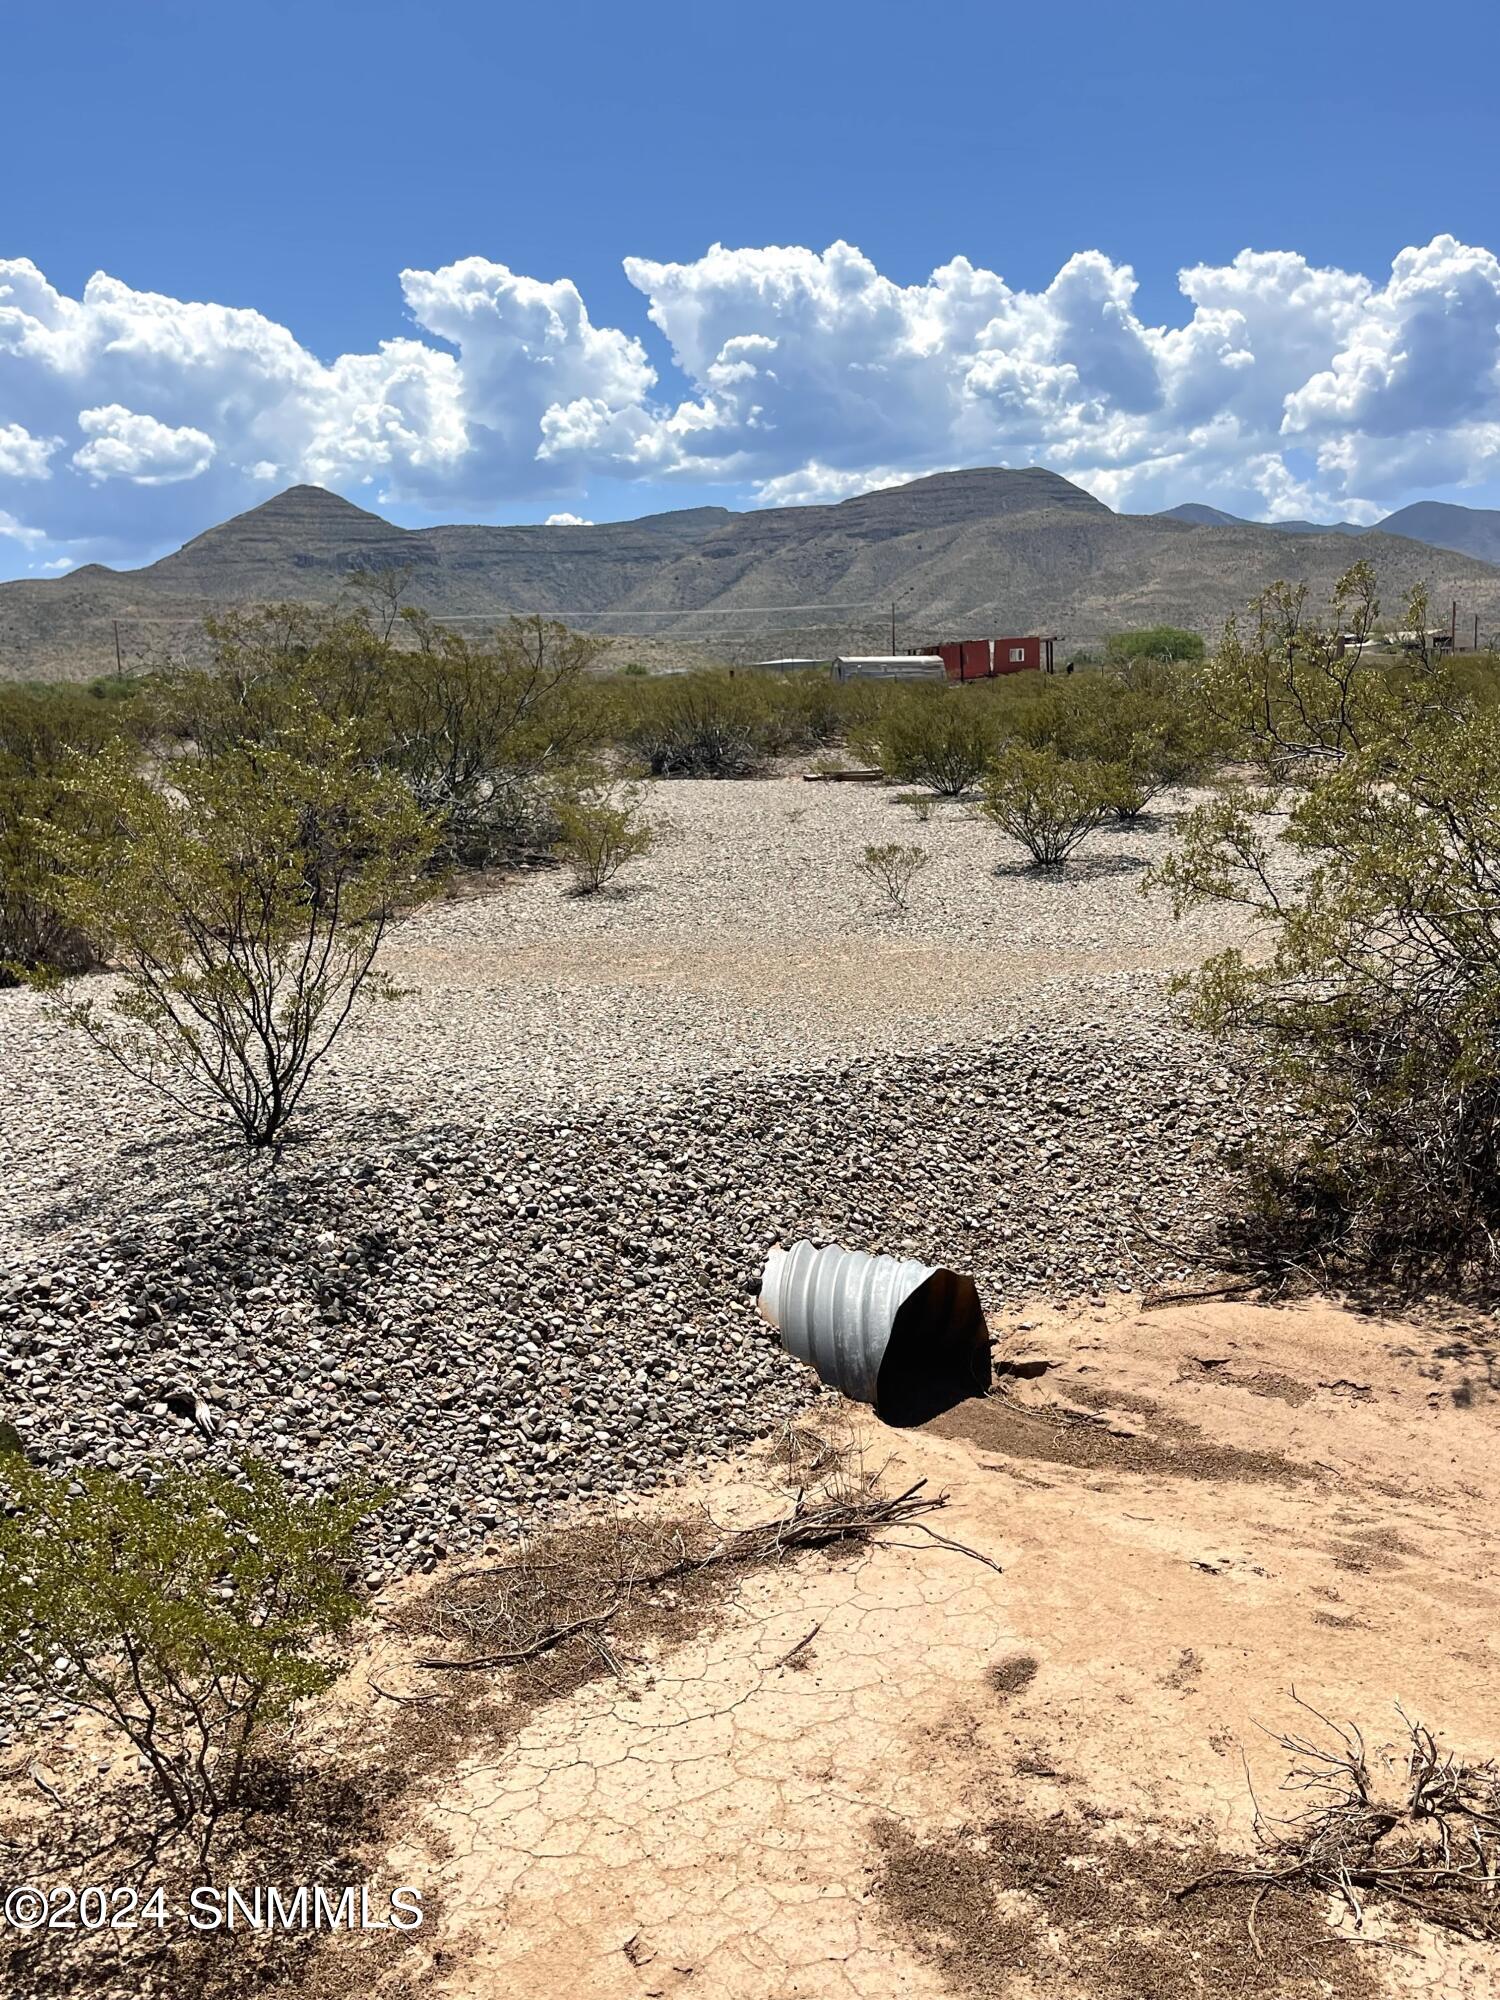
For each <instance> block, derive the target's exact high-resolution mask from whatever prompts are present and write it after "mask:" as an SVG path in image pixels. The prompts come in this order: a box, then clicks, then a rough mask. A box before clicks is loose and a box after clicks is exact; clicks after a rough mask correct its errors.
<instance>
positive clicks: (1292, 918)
mask: <svg viewBox="0 0 1500 2000" xmlns="http://www.w3.org/2000/svg"><path fill="white" fill-rule="evenodd" d="M1346 581H1347V580H1346ZM1355 587H1357V588H1358V589H1359V591H1360V592H1361V594H1362V596H1363V597H1364V598H1365V599H1366V600H1367V601H1368V603H1369V604H1370V605H1371V606H1372V607H1373V602H1374V599H1373V589H1371V588H1369V585H1368V581H1367V580H1366V579H1362V578H1361V579H1357V580H1356V586H1355ZM1348 595H1349V594H1348V591H1347V590H1345V591H1344V592H1342V593H1341V597H1340V598H1339V599H1336V600H1335V604H1334V607H1333V609H1334V619H1333V621H1332V626H1333V631H1337V630H1338V629H1343V630H1346V631H1347V629H1348V624H1347V620H1346V615H1345V614H1346V611H1347V605H1348ZM1277 607H1281V608H1283V609H1289V610H1294V611H1295V613H1296V629H1295V631H1292V630H1291V627H1290V621H1289V620H1288V619H1286V618H1281V617H1277V616H1275V615H1265V616H1262V617H1259V618H1258V619H1257V621H1256V632H1255V637H1254V638H1253V639H1248V638H1247V639H1241V638H1239V637H1238V636H1237V635H1236V636H1235V637H1234V639H1233V641H1232V644H1231V647H1230V649H1229V655H1228V658H1227V660H1226V661H1225V662H1224V664H1223V667H1222V669H1221V678H1220V681H1219V685H1218V693H1219V694H1220V695H1221V696H1224V695H1226V694H1227V696H1228V697H1229V698H1230V699H1231V701H1232V702H1233V704H1234V713H1235V715H1236V718H1237V722H1238V725H1239V727H1240V729H1241V732H1242V743H1243V746H1244V748H1245V751H1246V753H1247V754H1251V755H1253V756H1254V758H1255V761H1256V762H1257V763H1258V764H1259V766H1260V770H1261V776H1260V778H1259V779H1258V781H1256V782H1254V783H1241V784H1237V785H1234V786H1232V787H1229V788H1226V789H1225V790H1224V791H1223V792H1222V793H1221V794H1220V796H1218V797H1217V798H1215V799H1214V800H1212V801H1211V802H1209V803H1208V804H1206V805H1204V806H1203V807H1201V808H1200V809H1199V811H1198V812H1197V813H1195V814H1194V815H1193V816H1192V817H1191V818H1190V819H1189V820H1188V821H1187V822H1186V824H1185V826H1184V828H1183V830H1182V836H1181V841H1180V845H1179V848H1178V849H1177V851H1176V852H1175V853H1174V854H1173V855H1172V857H1171V858H1170V859H1169V860H1168V861H1167V862H1166V863H1165V864H1164V865H1163V866H1162V867H1161V868H1160V869H1159V870H1158V871H1157V872H1156V876H1155V879H1156V880H1157V881H1159V882H1161V883H1163V884H1164V885H1165V886H1167V887H1168V888H1169V889H1170V890H1171V891H1172V892H1173V894H1174V897H1175V900H1176V903H1177V906H1178V907H1179V908H1184V907H1189V906H1193V905H1198V904H1202V903H1205V902H1237V903H1240V904H1242V905H1243V906H1244V907H1245V908H1246V909H1247V911H1248V913H1249V915H1250V918H1251V920H1252V922H1253V924H1254V926H1255V930H1256V933H1257V937H1256V942H1255V944H1254V946H1253V947H1251V948H1248V949H1246V950H1244V951H1240V950H1234V951H1229V952H1225V953H1223V954H1221V955H1220V956H1219V957H1217V958H1215V959H1213V960H1210V961H1209V963H1208V964H1207V965H1205V966H1204V967H1203V968H1202V970H1201V971H1200V972H1199V973H1198V974H1197V975H1196V976H1195V977H1194V978H1193V979H1191V980H1190V981H1188V982H1186V984H1185V988H1184V991H1185V997H1186V1000H1187V1003H1188V1006H1189V1010H1190V1013H1191V1015H1192V1017H1193V1018H1194V1019H1195V1020H1196V1021H1197V1022H1198V1023H1199V1024H1200V1025H1201V1026H1203V1027H1204V1028H1206V1029H1207V1030H1208V1031H1209V1032H1210V1033H1212V1034H1214V1035H1215V1036H1218V1037H1220V1038H1224V1039H1226V1040H1231V1041H1234V1042H1242V1043H1245V1044H1247V1045H1248V1046H1249V1047H1250V1048H1251V1049H1252V1050H1254V1051H1255V1052H1257V1053H1258V1055H1259V1056H1260V1057H1261V1058H1262V1059H1263V1060H1264V1061H1265V1062H1266V1063H1267V1065H1268V1066H1269V1068H1270V1071H1271V1073H1272V1075H1273V1077H1274V1078H1275V1079H1276V1081H1277V1083H1278V1084H1279V1086H1280V1088H1279V1093H1278V1095H1279V1098H1280V1101H1282V1102H1284V1103H1287V1104H1289V1105H1290V1106H1291V1111H1290V1113H1289V1115H1288V1116H1287V1117H1286V1118H1285V1119H1284V1120H1283V1121H1282V1122H1281V1123H1280V1124H1279V1125H1278V1126H1277V1128H1276V1129H1275V1130H1274V1131H1272V1132H1270V1133H1268V1134H1267V1135H1266V1137H1265V1139H1264V1140H1263V1142H1262V1143H1261V1145H1260V1146H1259V1147H1258V1149H1257V1150H1256V1151H1255V1153H1254V1154H1253V1156H1252V1159H1251V1163H1250V1164H1251V1186H1252V1189H1253V1190H1254V1193H1255V1196H1256V1200H1257V1203H1258V1207H1259V1214H1260V1218H1261V1224H1262V1226H1263V1228H1264V1232H1265V1233H1264V1235H1263V1236H1262V1237H1261V1239H1260V1244H1261V1250H1262V1251H1263V1252H1264V1254H1265V1255H1266V1256H1268V1257H1269V1258H1270V1259H1272V1261H1273V1262H1279V1263H1280V1264H1281V1265H1282V1267H1283V1268H1290V1267H1291V1266H1292V1265H1296V1266H1298V1267H1300V1268H1302V1269H1307V1268H1313V1267H1316V1266H1317V1265H1319V1264H1321V1265H1323V1266H1324V1267H1325V1268H1335V1269H1336V1268H1342V1267H1347V1266H1349V1265H1351V1264H1355V1265H1359V1266H1362V1267H1366V1268H1373V1269H1375V1270H1378V1271H1380V1272H1382V1273H1387V1274H1394V1275H1397V1276H1399V1277H1401V1278H1403V1279H1406V1280H1410V1281H1415V1280H1417V1279H1419V1278H1423V1277H1425V1276H1427V1275H1430V1274H1432V1273H1434V1272H1441V1273H1443V1274H1445V1275H1448V1276H1454V1275H1457V1274H1459V1273H1461V1272H1463V1271H1465V1270H1472V1269H1474V1268H1476V1267H1477V1268H1483V1269H1485V1270H1488V1271H1491V1272H1492V1271H1493V1270H1494V1268H1495V1266H1496V1265H1497V1263H1500V893H1497V892H1500V711H1497V710H1496V709H1495V708H1494V707H1493V706H1489V707H1485V708H1479V707H1477V706H1476V705H1475V704H1474V703H1473V702H1472V701H1471V700H1469V699H1468V698H1467V697H1466V696H1465V694H1464V692H1463V690H1462V687H1461V686H1460V685H1458V684H1457V683H1456V682H1455V681H1454V679H1453V678H1452V677H1451V676H1450V674H1449V672H1448V670H1447V668H1446V667H1445V666H1443V665H1440V664H1438V663H1435V662H1427V663H1426V664H1425V666H1424V667H1422V668H1421V670H1419V671H1418V672H1417V673H1416V674H1413V675H1403V676H1400V677H1397V678H1396V679H1394V680H1393V679H1392V678H1391V677H1389V676H1387V675H1385V674H1384V673H1382V672H1380V671H1378V670H1376V669H1374V668H1372V667H1371V666H1370V664H1369V663H1368V662H1367V661H1361V662H1352V663H1351V660H1350V658H1349V651H1348V649H1347V648H1346V649H1344V650H1343V651H1342V652H1340V651H1339V650H1338V649H1337V647H1336V645H1335V643H1334V640H1333V631H1330V630H1329V629H1327V628H1323V629H1316V628H1314V627H1313V626H1312V625H1311V623H1310V621H1309V620H1308V619H1307V617H1306V614H1305V607H1304V606H1303V605H1302V604H1301V603H1300V602H1298V601H1295V594H1294V593H1289V592H1282V593H1277V594H1276V596H1275V598H1274V601H1273V605H1272V607H1271V612H1272V614H1274V612H1275V610H1276V609H1277ZM1417 609H1418V611H1419V612H1420V611H1423V610H1425V607H1422V606H1418V607H1417ZM1417 622H1420V621H1417Z"/></svg>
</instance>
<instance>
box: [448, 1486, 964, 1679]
mask: <svg viewBox="0 0 1500 2000" xmlns="http://www.w3.org/2000/svg"><path fill="white" fill-rule="evenodd" d="M926 1483H927V1482H926V1481H925V1480H921V1479H919V1480H918V1481H917V1482H916V1483H915V1485H912V1486H909V1487H908V1488H907V1489H906V1491H905V1492H904V1493H898V1494H896V1495H895V1496H894V1497H891V1498H886V1497H882V1496H878V1495H875V1494H872V1493H866V1494H864V1495H863V1496H862V1497H859V1498H843V1497H837V1498H833V1499H828V1500H822V1501H818V1502H814V1503H811V1504H810V1503H809V1502H808V1500H807V1498H806V1496H805V1495H804V1494H802V1493H799V1494H798V1495H797V1499H796V1503H795V1505H794V1506H793V1508H792V1511H791V1512H790V1513H789V1514H786V1515H783V1516H782V1517H781V1518H780V1519H778V1520H774V1521H766V1522H763V1523H761V1524H759V1525H757V1526H755V1527H752V1528H740V1529H736V1530H732V1531H721V1532H720V1533H719V1538H718V1540H717V1541H716V1542H715V1543H714V1545H713V1546H712V1547H710V1548H708V1549H702V1550H694V1549H690V1548H689V1547H688V1546H687V1545H686V1542H685V1541H684V1539H683V1538H682V1537H681V1536H680V1535H679V1536H677V1537H676V1543H677V1548H678V1551H679V1552H678V1553H677V1554H676V1555H675V1556H674V1557H673V1558H672V1559H671V1560H669V1561H666V1562H660V1561H659V1562H658V1563H657V1564H656V1565H655V1566H654V1567H645V1566H642V1567H636V1566H635V1560H634V1552H633V1551H632V1550H631V1548H630V1547H629V1543H628V1537H627V1535H626V1533H625V1531H624V1530H623V1529H622V1531H621V1537H620V1545H619V1550H618V1553H617V1558H616V1561H615V1565H614V1567H615V1570H616V1574H615V1575H613V1576H612V1577H610V1578H608V1579H607V1580H606V1579H605V1578H604V1577H602V1576H600V1575H598V1574H597V1572H596V1573H595V1574H594V1575H593V1576H592V1577H588V1578H582V1579H580V1590H582V1589H584V1588H585V1587H588V1588H592V1589H593V1590H595V1591H602V1590H606V1589H607V1590H608V1592H609V1593H610V1594H609V1596H608V1599H607V1601H606V1602H604V1603H603V1604H601V1605H600V1606H599V1607H598V1608H597V1609H592V1610H590V1611H588V1612H587V1613H586V1614H584V1615H582V1616H579V1617H575V1618H571V1619H567V1620H565V1621H560V1622H556V1623H548V1624H543V1625H541V1626H540V1628H539V1629H534V1630H533V1632H532V1634H531V1636H530V1637H529V1638H527V1639H526V1640H525V1642H524V1643H522V1644H519V1645H515V1646H511V1647H508V1648H506V1649H505V1650H503V1651H486V1652H482V1653H473V1654H470V1655H468V1656H466V1657H464V1658H460V1659H445V1658H439V1657H435V1656H429V1657H425V1658H422V1659H419V1660H418V1661H417V1662H416V1664H417V1665H418V1666H419V1667H423V1668H425V1669H427V1670H428V1671H430V1672H434V1673H477V1672H480V1671H483V1670H487V1669H490V1668H494V1667H514V1666H522V1665H524V1664H526V1663H527V1662H528V1661H531V1660H535V1659H537V1658H539V1657H540V1656H541V1655H542V1654H544V1653H549V1652H551V1651H552V1650H553V1649H554V1648H556V1647H558V1646H560V1645H562V1644H563V1643H564V1642H565V1641H567V1640H569V1639H572V1638H575V1637H577V1636H579V1635H585V1634H586V1635H588V1636H589V1637H590V1639H591V1640H593V1641H595V1643H597V1639H598V1635H599V1634H600V1633H601V1632H602V1631H603V1629H604V1628H605V1627H606V1626H607V1625H609V1624H610V1622H611V1621H612V1620H613V1619H615V1618H617V1617H619V1616H620V1614H621V1613H622V1612H624V1611H625V1610H627V1609H628V1607H629V1606H630V1604H631V1602H632V1600H633V1599H634V1598H635V1597H637V1596H639V1595H642V1594H645V1593H647V1592H651V1591H657V1590H662V1589H664V1588H666V1587H667V1586H669V1585H670V1584H672V1583H674V1582H676V1581H678V1580H679V1579H684V1578H689V1577H695V1576H699V1575H701V1574H702V1573H703V1572H704V1571H706V1570H712V1569H730V1570H734V1569H747V1568H755V1567H759V1566H761V1565H764V1564H766V1563H771V1562H779V1561H780V1560H782V1558H783V1557H785V1556H786V1555H787V1554H789V1553H791V1552H792V1551H794V1550H799V1549H820V1548H830V1547H832V1546H833V1545H835V1544H836V1543H839V1542H845V1541H855V1542H869V1541H871V1540H872V1539H874V1538H875V1537H876V1536H877V1535H879V1534H880V1533H881V1532H882V1531H883V1530H886V1529H889V1528H893V1527H898V1526H906V1525H908V1524H910V1525H911V1526H913V1527H917V1528H921V1529H922V1531H923V1532H924V1533H925V1534H928V1535H930V1536H932V1538H933V1539H934V1540H936V1541H938V1542H940V1543H943V1544H944V1545H945V1546H947V1547H950V1548H953V1549H955V1550H957V1551H958V1552H959V1553H961V1554H964V1555H971V1556H973V1557H974V1558H975V1560H976V1561H979V1562H983V1563H986V1564H988V1565H989V1567H990V1568H992V1569H998V1567H999V1565H998V1564H997V1563H994V1562H991V1560H990V1558H989V1557H988V1556H981V1555H979V1553H978V1551H977V1550H974V1549H966V1548H964V1547H963V1545H962V1544H961V1543H957V1542H949V1541H948V1540H947V1538H946V1537H944V1536H941V1535H937V1534H936V1533H935V1531H934V1530H932V1529H930V1528H927V1527H925V1525H924V1524H923V1523H922V1522H921V1521H920V1520H919V1519H918V1518H917V1517H918V1516H919V1515H922V1514H926V1513H931V1512H933V1511H935V1510H936V1509H937V1508H939V1507H943V1506H946V1504H947V1497H946V1495H942V1494H939V1495H924V1494H923V1492H922V1488H923V1487H924V1486H925V1485H926ZM535 1567H536V1566H534V1565H528V1562H527V1559H525V1558H523V1559H522V1561H521V1562H520V1563H518V1564H515V1565H511V1566H509V1568H508V1569H506V1570H501V1571H497V1572H495V1577H496V1580H497V1582H498V1583H499V1584H500V1585H501V1586H503V1585H504V1583H505V1582H506V1580H507V1578H508V1577H511V1576H515V1577H519V1578H520V1579H521V1580H522V1581H523V1582H524V1583H525V1584H527V1585H530V1586H533V1587H534V1584H535ZM501 1598H502V1609H501V1612H500V1613H499V1614H498V1616H496V1617H495V1618H493V1619H492V1620H491V1621H490V1623H489V1626H488V1629H489V1630H490V1631H494V1630H495V1629H496V1628H497V1626H499V1625H505V1626H508V1627H509V1629H510V1630H512V1631H514V1630H516V1627H517V1625H518V1623H519V1622H520V1618H521V1616H523V1615H524V1612H525V1611H526V1610H535V1611H536V1612H539V1613H542V1614H543V1615H544V1610H545V1606H546V1604H547V1602H548V1599H547V1597H546V1595H545V1594H543V1595H542V1597H541V1598H540V1599H539V1600H537V1602H536V1604H535V1605H533V1604H531V1603H528V1604H526V1605H524V1606H523V1607H522V1609H521V1612H520V1613H518V1612H517V1610H516V1608H515V1606H514V1604H513V1603H512V1602H511V1601H510V1600H508V1599H506V1598H505V1596H504V1591H503V1588H502V1590H501ZM576 1601H577V1600H576V1598H575V1602H576ZM554 1616H555V1612H554ZM466 1630H467V1632H468V1634H469V1635H470V1636H471V1637H473V1636H477V1631H476V1621H475V1619H473V1618H470V1619H469V1620H468V1622H467V1626H466ZM605 1657H606V1660H607V1663H608V1664H610V1665H611V1667H612V1669H613V1670H614V1671H616V1672H618V1671H619V1668H618V1665H617V1663H615V1662H614V1661H613V1660H612V1659H610V1658H609V1656H608V1655H607V1654H606V1655H605Z"/></svg>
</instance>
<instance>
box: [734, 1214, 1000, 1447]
mask: <svg viewBox="0 0 1500 2000" xmlns="http://www.w3.org/2000/svg"><path fill="white" fill-rule="evenodd" d="M903 1308H905V1311H903ZM758 1310H759V1311H760V1313H761V1316H762V1317H763V1318H765V1319H767V1320H769V1321H770V1322H771V1324H772V1325H773V1326H774V1327H776V1328H777V1329H778V1330H779V1332H780V1334H781V1341H782V1345H783V1346H784V1347H785V1348H786V1350H787V1352H788V1353H789V1354H793V1355H795V1356H796V1358H797V1359H798V1360H799V1361H805V1362H807V1363H808V1364H809V1365H810V1366H811V1367H813V1368H815V1369H816V1370H817V1373H818V1376H819V1378H820V1379H821V1380H822V1381H824V1382H826V1383H828V1384H829V1385H830V1386H831V1387H833V1388H835V1389H838V1390H840V1391H842V1393H843V1394H844V1395H846V1396H848V1397H850V1398H852V1399H853V1400H854V1401H855V1402H859V1403H872V1404H874V1405H875V1406H876V1407H877V1408H879V1409H881V1411H882V1414H884V1413H885V1408H886V1406H887V1405H890V1406H891V1407H892V1408H894V1407H895V1406H896V1405H897V1404H898V1403H899V1404H900V1405H901V1406H902V1408H903V1410H908V1409H913V1408H921V1409H922V1410H924V1411H926V1413H927V1414H931V1411H930V1410H927V1409H926V1406H927V1404H928V1402H933V1407H934V1408H935V1407H939V1406H941V1400H942V1399H943V1398H944V1397H946V1400H947V1401H949V1402H956V1401H958V1400H959V1399H960V1398H961V1397H962V1396H964V1395H972V1394H974V1393H975V1392H976V1391H977V1390H979V1389H982V1388H984V1387H985V1386H986V1385H987V1383H988V1379H989V1344H988V1335H987V1333H986V1330H985V1325H984V1315H983V1313H982V1312H981V1310H980V1307H979V1297H978V1294H977V1292H976V1291H975V1289H974V1283H973V1280H972V1279H970V1278H965V1277H962V1276H960V1275H959V1274H958V1273H957V1272H953V1271H948V1270H945V1269H943V1268H942V1267H941V1266H940V1265H934V1264H923V1263H921V1262H919V1261H918V1259H916V1258H914V1257H886V1256H872V1255H871V1254H870V1253H869V1252H868V1251H864V1250H846V1249H844V1248H843V1247H842V1245H840V1244H837V1243H834V1244H830V1245H828V1246H827V1247H826V1248H824V1249H821V1250H820V1249H818V1248H817V1247H816V1246H815V1245H813V1244H812V1243H808V1242H801V1243H794V1244H793V1245H792V1247H791V1248H790V1249H789V1250H783V1249H781V1248H779V1247H778V1248H777V1249H774V1250H772V1251H771V1253H770V1255H769V1256H768V1258H767V1259H766V1268H765V1273H764V1276H763V1277H762V1280H761V1288H760V1298H759V1301H758ZM893 1336H895V1338H894V1339H893ZM888 1362H890V1363H891V1364H893V1365H892V1366H891V1367H889V1368H888V1367H887V1363H888ZM883 1371H884V1376H885V1379H884V1380H883V1379H882V1377H883ZM898 1372H899V1376H900V1380H899V1382H898V1381H897V1380H896V1379H895V1377H896V1375H897V1373H898ZM934 1399H936V1400H934Z"/></svg>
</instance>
